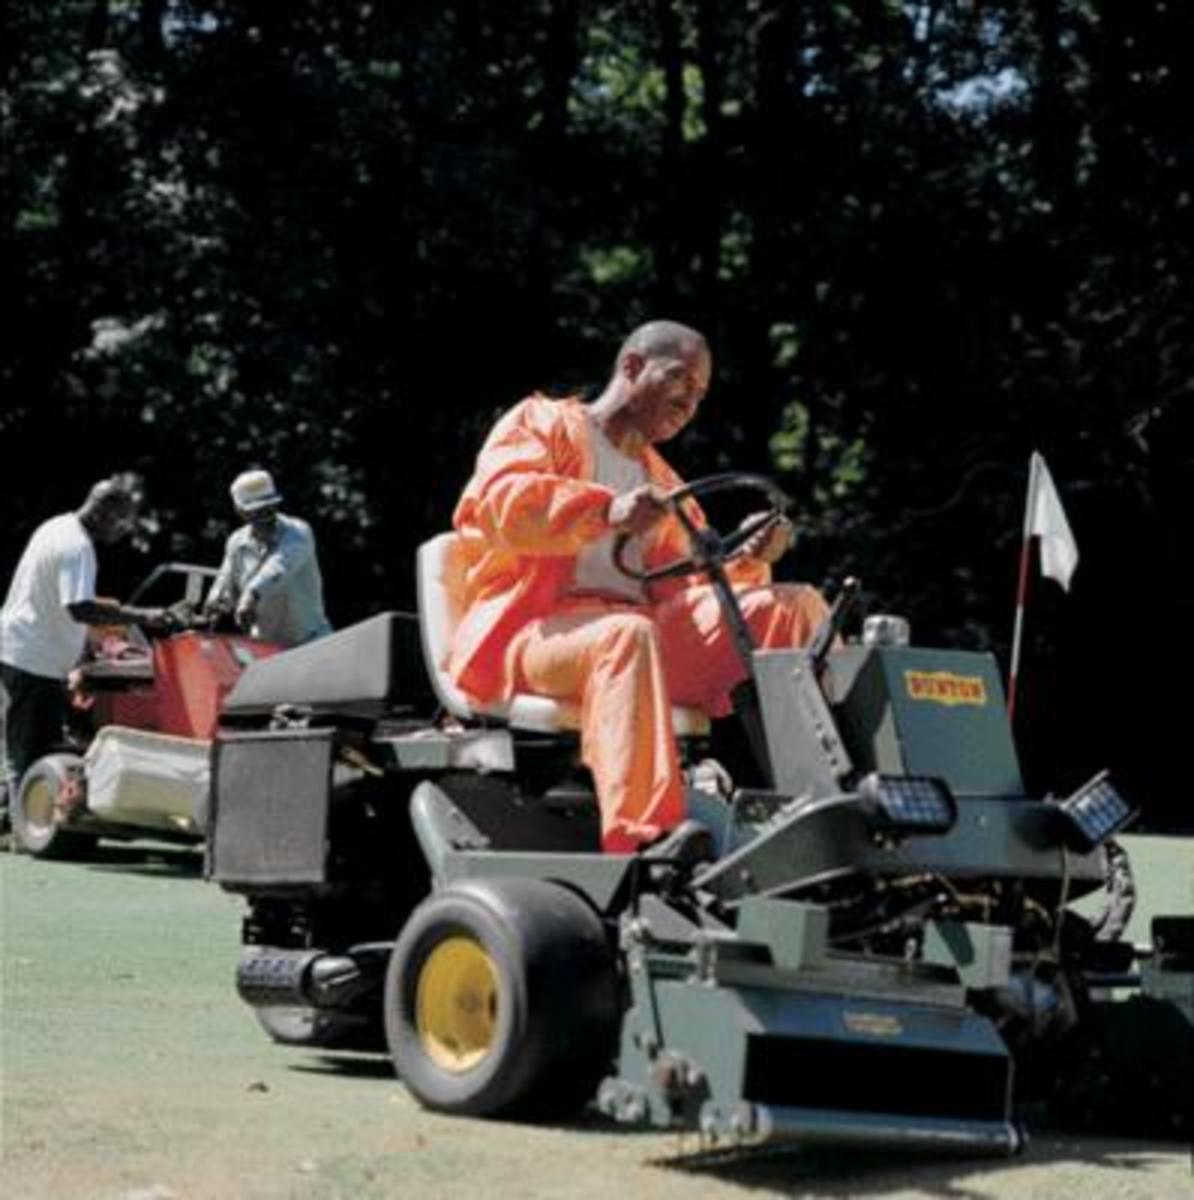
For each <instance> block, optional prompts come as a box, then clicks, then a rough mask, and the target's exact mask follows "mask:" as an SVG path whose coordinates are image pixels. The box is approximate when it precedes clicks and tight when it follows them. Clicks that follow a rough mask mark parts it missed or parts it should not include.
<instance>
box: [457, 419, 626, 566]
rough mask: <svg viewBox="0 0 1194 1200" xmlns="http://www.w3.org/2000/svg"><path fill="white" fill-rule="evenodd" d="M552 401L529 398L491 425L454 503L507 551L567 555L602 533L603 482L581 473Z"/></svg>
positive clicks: (607, 497)
mask: <svg viewBox="0 0 1194 1200" xmlns="http://www.w3.org/2000/svg"><path fill="white" fill-rule="evenodd" d="M557 403H558V402H557V401H552V400H545V399H531V400H526V401H523V403H522V404H519V405H518V406H516V407H515V408H514V409H512V410H511V411H510V412H509V413H507V414H506V415H505V416H504V417H503V418H502V419H501V420H500V421H499V422H498V424H497V425H496V426H495V427H494V429H493V432H492V433H491V434H490V435H489V437H488V439H487V440H486V442H485V445H484V446H483V447H482V449H481V453H480V454H479V455H478V456H477V468H476V471H475V473H474V475H473V478H472V480H471V481H470V482H469V485H468V487H467V488H466V490H465V493H464V496H463V497H462V498H461V501H460V504H459V505H458V506H457V508H456V515H455V519H454V524H455V525H456V528H457V529H462V530H463V529H467V528H470V527H471V528H473V529H476V530H478V531H479V532H480V533H481V534H482V535H483V537H484V538H485V539H486V540H487V541H490V542H493V543H496V544H498V545H500V546H502V547H503V548H504V549H506V550H509V551H511V552H512V553H515V554H540V555H572V554H576V553H577V552H578V551H580V550H581V549H582V548H583V547H584V546H585V545H587V544H588V543H590V542H593V541H596V540H597V538H599V537H601V536H602V534H604V533H607V532H608V531H609V529H610V528H611V526H610V521H609V507H610V504H611V502H612V501H613V498H614V494H613V492H612V491H610V489H609V488H606V487H602V486H601V485H600V484H596V483H592V482H590V481H588V480H584V479H581V478H580V477H579V474H578V473H576V472H577V461H578V459H577V455H576V454H575V453H570V452H571V451H574V450H575V447H574V446H571V445H569V444H568V433H567V430H566V428H565V427H564V425H563V420H564V419H563V417H562V415H561V414H560V412H559V410H558V409H557V408H556V407H555V406H556V405H557Z"/></svg>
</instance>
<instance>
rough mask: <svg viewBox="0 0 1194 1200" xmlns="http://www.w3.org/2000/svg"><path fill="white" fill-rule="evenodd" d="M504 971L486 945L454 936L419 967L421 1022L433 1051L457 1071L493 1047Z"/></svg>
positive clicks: (448, 1068)
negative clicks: (496, 963)
mask: <svg viewBox="0 0 1194 1200" xmlns="http://www.w3.org/2000/svg"><path fill="white" fill-rule="evenodd" d="M497 1012H498V975H497V968H496V967H495V966H494V962H493V959H492V958H490V956H489V954H488V953H487V952H486V950H485V948H484V946H482V945H481V944H480V943H479V942H477V941H474V940H473V939H472V938H470V937H460V936H457V937H450V938H446V939H445V940H444V941H442V942H440V944H439V945H438V946H436V948H435V949H434V950H433V951H432V952H431V954H430V956H429V957H428V959H427V961H426V962H425V963H424V964H423V969H422V970H421V971H420V972H419V985H418V991H417V993H416V995H415V1023H416V1027H417V1028H418V1031H419V1040H420V1042H422V1045H423V1049H424V1051H425V1052H426V1054H427V1056H428V1057H429V1058H430V1059H431V1061H432V1062H434V1063H435V1065H436V1066H437V1067H440V1068H442V1069H443V1070H445V1071H451V1072H452V1073H453V1074H461V1073H463V1072H465V1071H471V1070H472V1069H473V1068H474V1067H476V1066H477V1065H478V1063H480V1062H482V1061H483V1060H484V1058H485V1056H486V1055H487V1054H488V1053H489V1052H490V1050H491V1049H492V1048H493V1042H494V1032H495V1030H496V1027H497Z"/></svg>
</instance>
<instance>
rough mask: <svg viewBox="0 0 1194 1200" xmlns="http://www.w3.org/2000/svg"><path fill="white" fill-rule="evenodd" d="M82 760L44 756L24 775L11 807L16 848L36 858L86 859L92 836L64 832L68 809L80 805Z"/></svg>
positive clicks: (71, 757)
mask: <svg viewBox="0 0 1194 1200" xmlns="http://www.w3.org/2000/svg"><path fill="white" fill-rule="evenodd" d="M84 786H85V783H84V778H83V760H82V759H81V758H79V756H78V755H77V754H47V755H46V756H45V757H44V758H39V759H38V760H37V762H35V763H34V764H33V765H32V766H31V767H30V768H29V769H28V770H27V771H26V772H25V775H24V778H23V779H22V780H21V786H20V788H19V789H18V790H17V795H16V799H15V800H14V801H13V805H12V814H11V815H12V832H13V838H14V840H15V842H16V844H17V846H18V847H19V848H20V849H21V850H24V851H25V853H26V854H32V855H33V856H34V857H35V858H58V859H71V858H74V859H78V858H87V857H88V856H89V855H90V854H91V853H92V851H94V849H95V841H96V839H95V836H94V835H93V834H87V833H74V832H72V831H71V830H70V829H68V828H64V825H65V822H66V820H67V814H68V813H69V811H70V809H71V807H72V806H73V805H75V804H78V803H81V790H80V789H82V788H83V787H84Z"/></svg>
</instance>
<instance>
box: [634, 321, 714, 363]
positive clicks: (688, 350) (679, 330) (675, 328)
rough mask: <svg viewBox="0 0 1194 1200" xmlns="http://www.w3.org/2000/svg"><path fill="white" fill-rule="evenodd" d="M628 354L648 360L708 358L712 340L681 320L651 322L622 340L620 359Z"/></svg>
mask: <svg viewBox="0 0 1194 1200" xmlns="http://www.w3.org/2000/svg"><path fill="white" fill-rule="evenodd" d="M627 354H638V355H641V356H642V357H643V358H645V359H661V358H662V359H677V360H687V359H690V358H692V357H694V356H697V357H702V358H708V357H709V343H708V342H707V341H706V340H705V335H704V334H703V333H699V332H698V331H697V330H695V329H693V328H691V327H690V326H688V325H681V324H680V323H679V322H678V321H648V322H647V323H646V324H645V325H640V326H639V327H638V328H637V329H636V330H635V331H634V332H633V333H632V334H631V335H630V336H629V337H628V338H627V339H626V340H625V341H624V342H623V343H622V347H621V349H620V350H619V351H618V362H619V363H621V362H622V361H623V360H624V359H625V357H626V355H627Z"/></svg>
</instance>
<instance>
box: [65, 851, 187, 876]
mask: <svg viewBox="0 0 1194 1200" xmlns="http://www.w3.org/2000/svg"><path fill="white" fill-rule="evenodd" d="M81 865H84V866H86V867H88V868H89V869H90V870H92V871H119V872H120V873H121V874H129V875H153V876H154V877H155V878H159V879H198V878H200V876H202V874H203V848H202V847H201V846H171V845H163V844H160V843H142V842H137V843H124V842H115V843H113V842H100V843H99V844H98V845H97V846H96V847H95V848H94V849H93V850H91V851H90V852H89V853H88V855H87V857H86V859H85V860H83V861H82V864H81Z"/></svg>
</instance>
